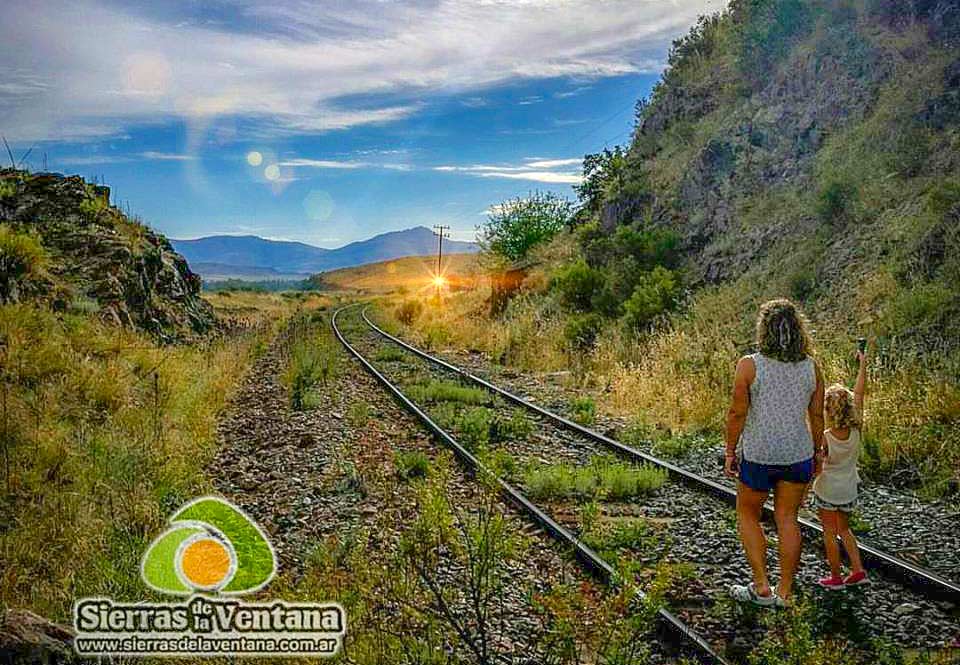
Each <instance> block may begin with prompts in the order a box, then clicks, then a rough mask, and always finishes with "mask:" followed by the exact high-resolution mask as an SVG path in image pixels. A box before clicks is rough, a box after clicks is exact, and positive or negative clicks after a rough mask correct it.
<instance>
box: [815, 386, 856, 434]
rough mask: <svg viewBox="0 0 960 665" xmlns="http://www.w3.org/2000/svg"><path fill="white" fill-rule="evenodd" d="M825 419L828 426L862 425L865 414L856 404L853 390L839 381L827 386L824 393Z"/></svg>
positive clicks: (842, 427)
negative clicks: (863, 414)
mask: <svg viewBox="0 0 960 665" xmlns="http://www.w3.org/2000/svg"><path fill="white" fill-rule="evenodd" d="M823 419H824V420H825V421H826V423H827V427H836V428H838V429H849V428H851V427H861V426H862V425H863V416H862V415H861V414H860V410H859V409H858V408H857V406H856V404H854V399H853V391H852V390H850V389H849V388H847V387H846V386H842V385H840V384H839V383H834V384H833V385H832V386H830V387H829V388H827V390H826V392H825V393H824V395H823Z"/></svg>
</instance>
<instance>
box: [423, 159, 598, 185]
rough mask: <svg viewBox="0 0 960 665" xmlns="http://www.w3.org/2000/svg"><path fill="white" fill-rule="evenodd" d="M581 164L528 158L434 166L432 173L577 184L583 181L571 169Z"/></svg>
mask: <svg viewBox="0 0 960 665" xmlns="http://www.w3.org/2000/svg"><path fill="white" fill-rule="evenodd" d="M582 163H583V159H582V158H580V157H569V158H562V159H546V158H542V157H528V158H527V159H525V160H524V161H523V164H519V165H518V164H506V165H497V164H466V165H451V164H444V165H441V166H434V167H433V170H434V171H441V172H446V173H466V174H469V175H473V176H478V177H482V178H509V179H512V180H529V181H532V182H542V183H551V184H572V185H575V184H578V183H580V182H582V181H583V176H582V175H581V174H580V173H579V170H577V169H572V167H574V166H579V165H580V164H582Z"/></svg>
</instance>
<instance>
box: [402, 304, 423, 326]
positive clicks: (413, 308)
mask: <svg viewBox="0 0 960 665" xmlns="http://www.w3.org/2000/svg"><path fill="white" fill-rule="evenodd" d="M422 311H423V305H422V304H421V303H420V301H419V300H405V301H404V302H402V303H401V304H400V305H398V306H397V312H396V317H397V320H398V321H399V322H400V323H402V324H403V325H405V326H409V325H413V322H414V321H416V320H417V319H418V318H420V313H421V312H422Z"/></svg>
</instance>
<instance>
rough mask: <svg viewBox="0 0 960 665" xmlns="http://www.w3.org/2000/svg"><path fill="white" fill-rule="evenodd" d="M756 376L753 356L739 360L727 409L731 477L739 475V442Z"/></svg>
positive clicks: (727, 450)
mask: <svg viewBox="0 0 960 665" xmlns="http://www.w3.org/2000/svg"><path fill="white" fill-rule="evenodd" d="M756 376H757V368H756V365H754V364H753V359H752V358H747V357H743V358H741V359H740V361H739V362H737V370H736V373H735V374H734V376H733V397H732V399H731V400H730V408H729V409H728V410H727V427H726V445H727V447H726V459H725V464H724V471H725V472H726V474H727V475H728V476H730V477H735V476H736V475H737V474H736V468H735V461H736V456H737V442H738V441H739V440H740V435H741V434H743V425H744V423H745V422H746V421H747V410H748V409H749V408H750V385H751V384H752V383H753V380H754V379H755V378H756Z"/></svg>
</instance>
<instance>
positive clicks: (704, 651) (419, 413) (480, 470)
mask: <svg viewBox="0 0 960 665" xmlns="http://www.w3.org/2000/svg"><path fill="white" fill-rule="evenodd" d="M359 304H361V303H353V304H350V305H346V306H344V307H341V308H339V309H338V310H336V311H335V312H334V313H333V316H332V317H331V319H330V325H331V327H332V328H333V333H334V335H335V336H336V337H337V339H338V340H339V341H340V343H341V344H342V345H343V346H344V348H346V349H347V351H348V352H350V354H351V355H352V356H353V357H354V358H356V359H357V360H358V361H359V362H360V364H361V365H363V367H364V368H365V369H366V370H367V371H368V372H369V373H370V374H372V375H373V376H374V378H376V379H377V381H379V382H380V383H381V384H382V385H383V386H384V388H386V389H387V391H388V392H390V393H391V394H392V395H393V397H394V398H395V399H396V400H397V401H398V402H400V404H401V405H402V406H403V407H404V408H406V409H407V410H408V411H409V412H410V413H412V414H413V415H414V416H416V417H417V418H418V419H419V420H420V422H421V423H423V425H424V426H425V427H426V428H427V429H428V430H430V432H431V433H433V434H434V435H435V436H436V437H437V438H439V439H440V440H441V441H442V442H443V443H444V444H445V445H446V446H447V447H448V448H450V449H451V450H452V451H453V452H454V454H455V455H456V456H457V457H458V458H459V459H460V461H461V462H462V463H463V464H464V466H466V467H467V468H468V469H469V470H471V471H472V472H473V473H474V474H479V475H480V476H482V477H485V478H487V479H489V480H490V481H491V482H493V483H494V485H495V486H496V487H497V489H498V490H499V491H500V493H501V494H502V495H503V496H504V497H505V498H506V499H507V500H509V501H510V502H511V503H513V504H514V505H515V506H516V507H517V508H519V509H520V510H521V511H523V512H525V513H526V514H527V515H528V516H529V517H530V518H531V519H533V521H534V522H535V523H537V524H538V525H539V526H541V527H542V528H543V529H544V530H545V531H547V533H549V534H550V535H551V536H552V537H553V538H554V539H555V540H557V541H559V542H560V543H561V544H563V545H566V546H569V547H571V548H572V549H573V552H574V554H575V555H576V557H577V560H578V561H580V563H581V564H583V566H584V567H585V568H586V569H587V570H588V571H589V572H590V573H591V574H592V575H594V576H595V577H597V578H598V579H600V580H601V581H602V582H604V583H605V584H610V583H611V582H613V581H614V578H615V576H616V571H615V570H614V568H613V566H611V565H610V564H609V563H607V561H605V560H604V559H603V558H601V557H600V555H598V554H597V553H596V552H594V551H593V550H592V549H591V548H590V547H588V546H587V545H586V544H585V543H583V542H582V541H581V540H580V539H579V538H577V537H576V536H574V535H573V534H572V533H571V532H570V531H569V530H568V529H566V528H565V527H563V526H562V525H561V524H559V523H558V522H557V521H555V520H554V519H553V518H552V517H550V516H549V515H548V514H547V513H545V512H544V511H543V510H541V509H540V508H539V507H537V506H536V504H534V503H533V502H532V501H530V500H529V499H528V498H527V497H526V496H524V495H523V494H522V493H521V492H520V491H519V490H518V489H517V488H516V487H514V486H513V485H511V484H510V483H508V482H506V481H505V480H503V479H502V478H501V477H500V476H498V475H497V474H496V473H494V472H493V471H492V470H491V469H490V468H489V467H488V466H486V465H485V464H484V463H483V462H481V461H480V460H479V459H478V458H477V457H476V456H475V455H473V453H471V452H470V451H469V450H467V449H466V448H465V447H464V446H463V445H462V444H460V443H459V442H458V441H457V440H456V439H454V438H453V437H452V436H451V435H450V434H449V433H448V432H447V431H446V430H444V429H443V428H442V427H440V426H439V425H438V424H437V423H436V422H435V421H434V420H433V419H432V418H430V416H429V415H427V413H426V412H425V411H423V409H421V408H420V407H418V406H417V405H416V404H415V403H414V402H413V401H412V400H411V399H410V398H409V397H407V396H406V395H404V394H403V392H402V391H401V390H400V389H399V388H398V387H397V386H396V385H394V384H393V383H392V382H391V381H390V380H389V379H388V378H387V377H386V376H384V374H382V373H381V372H380V371H379V370H378V369H377V368H376V367H375V366H374V365H373V364H372V363H371V362H370V361H369V360H367V359H366V358H365V357H364V356H363V354H361V353H360V352H359V351H358V350H357V349H356V348H354V347H353V345H351V344H350V343H349V342H348V341H347V339H346V338H345V337H344V335H343V333H342V332H341V331H340V328H339V326H337V317H338V316H339V315H340V313H341V312H343V311H344V310H346V309H350V308H351V307H355V306H357V305H359ZM364 314H365V313H364ZM364 318H365V319H366V316H364ZM638 593H641V594H642V592H638ZM658 615H659V618H660V619H661V621H663V623H664V624H665V625H666V627H667V628H668V629H669V630H670V631H671V632H672V633H673V634H675V635H677V636H679V637H680V638H681V639H683V640H687V641H688V642H690V643H691V644H692V645H693V646H694V647H695V648H696V652H697V657H698V659H699V660H700V661H701V662H704V663H713V664H716V665H726V664H727V661H726V660H724V659H723V657H721V656H720V654H718V653H717V652H716V651H715V650H714V648H713V647H712V646H711V645H710V643H709V642H707V641H706V640H705V639H704V638H703V637H701V636H700V635H699V634H697V633H696V632H695V631H694V630H693V629H692V628H690V627H689V626H687V624H685V623H684V622H683V621H682V620H681V619H680V618H679V617H677V616H676V615H674V614H673V613H672V612H670V611H669V610H666V609H663V608H661V609H660V610H659V611H658Z"/></svg>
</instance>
